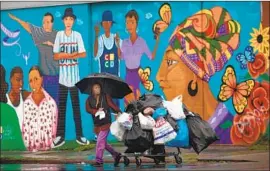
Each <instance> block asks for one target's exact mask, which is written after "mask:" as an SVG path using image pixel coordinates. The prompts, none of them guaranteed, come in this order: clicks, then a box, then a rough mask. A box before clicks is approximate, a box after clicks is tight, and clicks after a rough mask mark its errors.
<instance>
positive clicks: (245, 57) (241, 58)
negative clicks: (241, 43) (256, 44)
mask: <svg viewBox="0 0 270 171" xmlns="http://www.w3.org/2000/svg"><path fill="white" fill-rule="evenodd" d="M236 60H237V61H238V62H240V65H241V66H240V67H241V69H246V68H247V63H248V62H253V61H254V60H255V54H254V53H253V47H251V46H247V47H246V48H245V52H244V54H243V53H239V54H238V55H237V56H236Z"/></svg>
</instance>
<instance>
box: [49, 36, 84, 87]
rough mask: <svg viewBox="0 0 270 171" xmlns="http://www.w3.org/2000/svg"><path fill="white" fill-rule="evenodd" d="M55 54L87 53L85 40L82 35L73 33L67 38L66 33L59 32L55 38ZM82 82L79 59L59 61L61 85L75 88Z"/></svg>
mask: <svg viewBox="0 0 270 171" xmlns="http://www.w3.org/2000/svg"><path fill="white" fill-rule="evenodd" d="M53 52H54V53H61V52H62V53H70V54H71V53H74V52H78V53H83V52H85V48H84V43H83V39H82V36H81V34H80V33H78V32H76V31H72V33H71V35H69V36H67V35H66V34H65V31H59V32H58V33H57V35H56V38H55V43H54V48H53ZM79 80H80V75H79V61H78V59H60V60H59V83H60V84H62V85H64V86H66V87H74V86H75V84H76V83H77V82H78V81H79Z"/></svg>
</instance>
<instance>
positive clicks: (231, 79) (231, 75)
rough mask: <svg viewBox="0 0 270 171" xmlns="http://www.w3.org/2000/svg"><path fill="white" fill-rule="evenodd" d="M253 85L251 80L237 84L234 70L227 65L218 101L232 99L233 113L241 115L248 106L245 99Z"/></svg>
mask: <svg viewBox="0 0 270 171" xmlns="http://www.w3.org/2000/svg"><path fill="white" fill-rule="evenodd" d="M254 85H255V82H254V80H252V79H250V80H246V81H244V82H241V83H239V84H238V83H237V80H236V75H235V70H234V68H233V66H231V65H229V66H227V67H226V71H225V73H224V75H223V77H222V85H221V87H220V92H219V95H218V100H219V101H222V102H225V101H227V100H229V99H230V98H231V97H232V102H233V106H234V109H235V111H236V112H237V113H238V114H242V113H243V111H244V109H245V108H246V106H247V104H248V101H247V97H248V96H249V95H250V92H251V90H252V89H253V87H254Z"/></svg>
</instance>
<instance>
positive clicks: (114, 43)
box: [94, 10, 122, 106]
mask: <svg viewBox="0 0 270 171" xmlns="http://www.w3.org/2000/svg"><path fill="white" fill-rule="evenodd" d="M100 24H101V26H102V27H103V29H104V34H102V35H100V36H99V31H100V29H99V24H97V25H96V26H95V43H94V56H95V59H96V60H98V61H99V72H107V73H110V74H113V75H116V76H119V77H120V61H119V57H118V56H119V55H118V54H119V53H120V47H121V44H122V40H121V39H120V38H119V35H118V34H117V33H116V34H114V33H111V27H112V26H113V24H115V22H114V21H113V15H112V12H111V11H109V10H107V11H104V12H103V14H102V21H101V23H100ZM113 101H114V102H115V104H116V105H117V106H119V101H118V100H117V99H113Z"/></svg>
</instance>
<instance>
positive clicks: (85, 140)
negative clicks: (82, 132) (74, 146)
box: [76, 137, 90, 145]
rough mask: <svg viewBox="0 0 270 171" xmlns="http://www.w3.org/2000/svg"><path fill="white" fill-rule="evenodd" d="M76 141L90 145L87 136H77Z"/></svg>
mask: <svg viewBox="0 0 270 171" xmlns="http://www.w3.org/2000/svg"><path fill="white" fill-rule="evenodd" d="M76 142H77V143H78V144H80V145H89V144H90V142H89V141H88V140H87V139H86V138H85V137H79V138H77V140H76Z"/></svg>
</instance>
